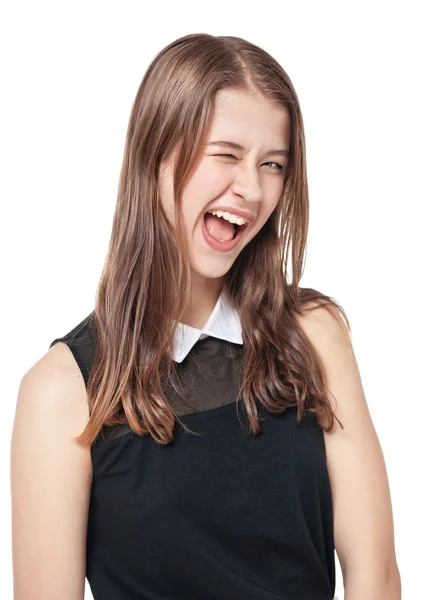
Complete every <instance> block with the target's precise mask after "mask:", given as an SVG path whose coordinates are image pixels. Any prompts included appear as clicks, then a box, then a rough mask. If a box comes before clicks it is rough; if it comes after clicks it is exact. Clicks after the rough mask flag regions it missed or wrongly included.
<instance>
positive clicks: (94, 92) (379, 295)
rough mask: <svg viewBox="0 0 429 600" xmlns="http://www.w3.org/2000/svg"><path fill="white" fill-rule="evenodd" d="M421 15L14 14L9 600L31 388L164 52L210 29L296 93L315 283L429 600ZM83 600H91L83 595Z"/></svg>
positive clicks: (92, 247)
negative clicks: (282, 75)
mask: <svg viewBox="0 0 429 600" xmlns="http://www.w3.org/2000/svg"><path fill="white" fill-rule="evenodd" d="M424 4H425V3H423V2H421V3H419V2H407V3H405V2H389V3H388V2H386V3H385V2H377V1H375V2H374V1H373V2H367V3H362V2H326V1H325V2H299V3H298V2H288V1H285V0H281V1H279V2H263V3H261V2H255V3H244V2H216V3H205V2H200V3H198V4H197V3H195V4H194V3H192V2H183V1H182V2H177V3H173V2H165V1H164V2H156V3H149V2H147V3H146V2H131V1H124V0H122V1H121V2H115V3H113V2H90V1H86V2H77V1H74V2H55V3H54V2H52V3H49V2H34V3H33V2H13V3H12V2H9V3H8V4H6V3H5V4H3V6H2V9H1V13H2V14H1V15H0V16H1V18H0V21H1V31H0V34H1V35H0V44H1V48H0V50H1V57H2V88H3V90H2V93H1V111H0V119H1V136H0V137H1V142H0V144H1V148H0V151H1V164H2V177H1V190H0V191H1V208H2V210H1V215H2V218H1V236H0V244H1V252H0V256H1V273H2V283H3V285H2V294H1V303H2V306H1V314H2V317H3V319H2V321H3V324H2V330H3V334H2V340H1V342H2V343H1V353H2V360H1V365H2V367H3V368H2V381H3V392H2V406H3V419H4V421H3V422H4V435H3V436H2V437H1V442H0V443H1V451H0V456H1V459H0V460H1V477H2V479H1V481H2V488H1V491H2V495H1V500H2V510H1V513H0V515H1V523H0V528H1V531H2V535H1V542H0V544H1V545H0V551H1V581H2V586H3V590H2V593H1V597H2V598H12V597H13V592H12V559H11V524H10V492H9V481H8V477H9V449H10V436H11V431H12V425H13V418H14V411H15V403H16V395H17V390H18V386H19V382H20V378H21V377H22V375H23V374H24V373H25V372H26V371H27V370H28V369H29V368H30V367H31V366H32V365H33V364H34V363H35V362H36V361H37V360H39V359H40V358H41V357H42V356H43V355H44V354H45V353H46V352H47V350H48V347H49V344H50V342H51V341H52V340H53V339H54V338H56V337H59V336H61V335H64V334H65V333H66V332H68V331H70V330H71V329H72V328H73V327H74V326H75V325H76V324H77V323H78V322H80V321H81V320H82V319H83V318H84V317H85V316H87V314H88V313H89V312H90V311H91V310H92V307H93V303H94V298H95V287H96V285H97V283H98V278H99V275H100V271H101V267H102V263H103V260H104V257H105V252H106V250H107V243H108V238H109V235H110V227H111V222H112V216H113V211H114V205H115V201H116V191H117V184H118V178H119V169H120V165H121V160H122V153H123V149H124V141H125V132H126V127H127V122H128V118H129V114H130V110H131V105H132V102H133V100H134V97H135V94H136V92H137V88H138V86H139V84H140V81H141V79H142V77H143V74H144V72H145V70H146V68H147V67H148V65H149V63H150V62H151V60H152V59H153V58H154V56H155V54H156V53H157V52H158V51H159V50H161V49H162V48H163V47H164V46H166V45H167V44H168V43H170V42H171V41H173V40H174V39H176V38H178V37H180V36H182V35H185V34H188V33H197V32H200V33H201V32H205V33H211V34H215V35H235V36H240V37H244V38H246V39H248V40H249V41H251V42H253V43H255V44H257V45H259V46H261V47H263V48H264V49H265V50H267V51H268V52H270V53H271V54H272V55H273V56H274V57H275V58H276V59H277V60H278V61H279V62H280V63H281V64H282V66H283V67H284V69H285V70H286V72H287V73H288V74H289V76H290V77H291V79H292V82H293V84H294V86H295V88H296V90H297V93H298V96H299V99H300V103H301V109H302V112H303V116H304V124H305V133H306V141H307V159H308V172H309V186H310V200H311V222H310V232H309V240H308V251H307V260H306V270H305V275H304V277H303V279H302V280H301V286H304V287H313V288H316V289H319V290H321V291H322V292H324V293H326V294H329V295H331V296H333V297H334V298H335V299H336V300H338V301H339V302H340V303H341V305H342V306H343V307H344V308H345V310H346V312H347V315H348V317H349V319H350V321H351V326H352V334H353V342H354V349H355V354H356V357H357V360H358V364H359V367H360V371H361V376H362V380H363V383H364V388H365V393H366V398H367V402H368V404H369V407H370V411H371V415H372V418H373V421H374V425H375V427H376V430H377V433H378V436H379V439H380V442H381V445H382V448H383V452H384V457H385V461H386V466H387V470H388V474H389V482H390V490H391V495H392V502H393V510H394V519H395V540H396V553H397V558H398V564H399V568H400V572H401V576H402V590H403V598H404V599H405V600H417V599H419V600H420V598H423V597H426V594H427V592H428V586H427V562H428V558H429V553H428V539H429V531H428V506H429V499H428V493H427V491H426V490H427V488H425V484H426V483H427V479H428V468H427V462H428V461H427V459H428V450H427V448H428V433H427V432H428V418H429V413H428V400H429V397H428V396H429V394H428V383H427V371H426V368H427V365H428V358H429V356H428V350H427V347H428V334H429V331H428V329H429V327H428V317H427V313H428V301H427V291H428V284H427V276H428V268H427V259H428V258H429V253H428V241H427V228H428V221H427V214H428V213H427V212H425V211H426V210H427V208H428V200H429V198H428V141H429V128H428V106H429V98H428V91H427V79H428V75H427V73H428V61H427V58H428V44H427V20H425V19H424V18H423V8H424ZM425 38H426V39H425ZM424 215H426V218H425V216H424ZM336 565H337V590H336V594H337V596H338V597H339V598H341V599H342V598H343V587H342V576H341V570H340V565H339V563H338V560H337V563H336ZM85 598H92V596H91V594H90V591H89V588H88V587H87V592H86V596H85Z"/></svg>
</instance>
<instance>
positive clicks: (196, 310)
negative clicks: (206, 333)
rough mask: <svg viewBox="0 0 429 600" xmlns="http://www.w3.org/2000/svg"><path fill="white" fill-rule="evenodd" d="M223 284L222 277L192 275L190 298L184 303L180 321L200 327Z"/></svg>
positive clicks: (210, 310) (203, 323) (217, 297)
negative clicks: (211, 277)
mask: <svg viewBox="0 0 429 600" xmlns="http://www.w3.org/2000/svg"><path fill="white" fill-rule="evenodd" d="M223 284H224V280H223V278H222V277H221V278H218V279H210V278H207V277H193V278H192V283H191V298H190V300H189V302H188V304H187V305H186V308H185V312H184V313H183V317H182V319H181V322H182V323H183V324H184V325H190V326H191V327H196V328H197V329H202V328H203V327H204V325H205V324H206V323H207V321H208V318H209V316H210V315H211V313H212V311H213V309H214V307H215V305H216V302H217V301H218V299H219V296H220V293H221V291H222V287H223Z"/></svg>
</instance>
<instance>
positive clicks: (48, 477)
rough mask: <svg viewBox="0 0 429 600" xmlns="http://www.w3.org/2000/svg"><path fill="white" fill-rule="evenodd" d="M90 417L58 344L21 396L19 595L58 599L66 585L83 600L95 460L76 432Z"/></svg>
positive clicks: (17, 440) (15, 459)
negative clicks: (79, 443) (80, 443)
mask: <svg viewBox="0 0 429 600" xmlns="http://www.w3.org/2000/svg"><path fill="white" fill-rule="evenodd" d="M88 419H89V408H88V402H87V396H86V387H85V383H84V381H83V378H82V375H81V372H80V369H79V367H78V366H77V364H76V361H75V359H74V357H73V355H72V353H71V352H70V349H69V348H68V347H67V345H66V344H64V343H60V342H58V343H57V344H55V345H54V346H53V347H52V348H51V349H49V350H48V352H47V353H46V354H45V355H44V356H42V358H40V360H38V361H37V362H36V363H35V364H34V365H33V366H32V367H31V368H30V369H29V370H28V371H27V372H26V373H25V374H24V375H23V376H22V379H21V382H20V385H19V391H18V398H17V401H16V409H15V418H14V423H13V430H12V437H11V452H10V458H11V498H12V515H13V516H12V545H13V569H14V589H15V590H16V593H17V594H18V596H19V597H24V596H25V597H30V596H32V597H35V596H37V597H41V596H42V595H46V594H48V595H49V597H52V598H53V597H60V596H61V595H62V593H63V591H64V589H67V590H68V591H69V592H70V594H71V595H73V597H76V598H78V597H82V598H83V585H84V579H85V540H86V527H87V517H88V509H89V499H90V491H91V484H92V463H91V453H90V448H89V447H82V446H79V445H78V444H77V443H76V441H75V440H74V437H76V436H78V435H80V433H82V431H83V429H84V427H85V426H86V424H87V421H88ZM46 586H47V587H46ZM42 590H43V592H42Z"/></svg>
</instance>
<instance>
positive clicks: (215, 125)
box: [159, 90, 290, 328]
mask: <svg viewBox="0 0 429 600" xmlns="http://www.w3.org/2000/svg"><path fill="white" fill-rule="evenodd" d="M215 140H227V141H233V142H236V143H238V144H240V145H241V146H243V147H244V148H245V151H243V152H239V151H237V150H235V149H232V148H225V147H221V146H207V145H206V146H205V147H204V151H203V154H202V156H201V159H200V161H199V163H198V165H197V168H196V169H195V171H194V173H193V175H192V177H191V179H190V180H189V182H188V183H187V185H186V187H185V189H184V192H183V201H182V207H181V211H182V216H183V219H184V223H185V229H186V235H187V240H188V247H189V250H190V259H191V276H192V279H191V286H192V291H191V298H190V300H189V303H188V305H187V306H186V309H185V313H184V316H183V318H182V319H181V321H182V322H183V323H185V324H187V325H191V326H193V327H197V328H201V327H203V326H204V324H205V323H206V322H207V320H208V317H209V316H210V313H211V312H212V310H213V308H214V306H215V304H216V301H217V299H218V297H219V294H220V291H221V288H222V286H223V282H224V276H225V274H226V273H227V272H228V271H229V269H230V268H231V266H232V265H233V263H234V261H235V260H236V258H237V256H238V255H239V254H240V252H241V251H242V250H243V248H244V247H245V246H246V245H247V244H248V243H249V242H250V240H251V239H252V238H253V237H255V235H257V233H258V232H259V231H260V230H261V228H262V227H263V225H264V224H265V222H266V221H267V219H268V218H269V216H270V215H271V213H272V212H273V210H274V209H275V207H276V205H277V203H278V201H279V198H280V195H281V192H282V188H283V175H284V172H283V170H280V169H279V168H278V167H277V165H280V166H283V167H285V166H286V165H287V160H288V157H287V156H284V155H282V154H278V153H276V154H273V153H270V154H269V153H268V151H270V150H271V149H285V150H289V145H290V120H289V113H288V112H287V110H285V109H284V108H282V107H281V106H279V105H277V104H275V103H274V102H273V101H272V100H270V99H267V98H266V97H264V96H263V95H261V94H260V93H259V92H256V93H252V94H250V93H244V92H242V91H238V90H221V91H220V92H219V93H218V96H217V98H216V103H215V110H214V115H213V120H212V125H211V128H210V131H209V133H208V136H207V140H206V144H207V143H209V142H212V141H215ZM219 154H224V155H225V154H229V155H232V156H219ZM216 155H218V156H216ZM173 160H174V157H172V158H171V159H170V160H169V161H164V162H163V163H162V164H161V167H160V181H159V184H160V192H161V201H162V203H163V207H164V209H165V212H166V214H167V217H168V218H169V219H170V220H171V221H173V220H174V205H173V185H172V177H173V169H172V164H173ZM221 205H228V206H232V207H237V208H241V209H245V210H248V211H250V212H251V213H252V214H253V215H254V217H255V221H254V222H253V224H252V225H251V226H248V227H247V229H246V231H245V232H244V234H243V236H242V238H241V240H240V242H239V243H238V245H237V246H236V247H235V248H234V249H233V250H232V251H230V252H218V251H216V250H213V249H212V248H211V247H210V246H209V245H208V244H207V243H206V242H205V240H204V238H203V236H202V228H201V227H202V221H203V218H204V213H205V212H206V211H207V210H209V209H211V208H214V207H215V206H221Z"/></svg>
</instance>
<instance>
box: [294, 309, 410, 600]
mask: <svg viewBox="0 0 429 600" xmlns="http://www.w3.org/2000/svg"><path fill="white" fill-rule="evenodd" d="M337 314H338V319H337V318H335V317H334V316H333V315H332V314H331V313H330V312H329V311H328V310H327V309H326V308H323V307H322V308H315V309H313V310H312V311H309V312H308V313H306V314H305V315H304V316H302V317H299V321H300V323H301V325H302V328H303V330H304V332H305V333H306V335H307V337H308V338H309V340H310V342H311V343H312V345H313V347H314V348H315V350H316V352H317V354H318V356H319V358H320V360H321V363H322V366H323V369H324V374H325V383H326V385H327V387H328V390H329V392H330V394H329V397H330V399H332V397H333V401H332V407H333V410H334V412H335V414H336V415H337V417H338V418H339V420H340V421H341V423H342V424H343V426H344V429H341V426H340V425H339V424H338V422H337V421H336V420H334V428H333V429H332V431H331V432H329V433H327V432H324V437H325V447H326V459H327V466H328V471H329V479H330V482H331V488H332V501H333V513H334V538H335V550H336V552H337V555H338V559H339V561H340V565H341V570H342V575H343V581H344V591H345V599H344V600H363V599H365V600H401V577H400V573H399V569H398V565H397V562H396V553H395V543H394V528H393V512H392V503H391V497H390V490H389V483H388V477H387V471H386V466H385V462H384V457H383V452H382V449H381V446H380V442H379V440H378V436H377V433H376V431H375V428H374V425H373V423H372V419H371V415H370V412H369V409H368V405H367V402H366V399H365V394H364V390H363V386H362V381H361V378H360V373H359V368H358V365H357V362H356V358H355V355H354V351H353V347H352V344H351V341H350V336H349V334H348V332H347V330H346V327H345V325H344V323H343V321H342V320H341V317H340V315H339V313H337Z"/></svg>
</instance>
